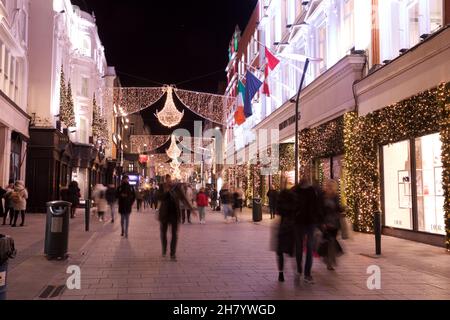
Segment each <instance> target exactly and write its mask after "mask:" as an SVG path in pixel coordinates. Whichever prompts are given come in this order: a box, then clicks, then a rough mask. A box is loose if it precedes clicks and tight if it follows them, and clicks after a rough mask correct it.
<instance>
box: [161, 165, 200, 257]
mask: <svg viewBox="0 0 450 320" xmlns="http://www.w3.org/2000/svg"><path fill="white" fill-rule="evenodd" d="M158 200H159V201H160V207H159V222H160V235H161V245H162V255H163V257H165V256H166V253H167V230H168V229H169V225H170V227H171V229H172V239H171V241H170V258H171V259H172V261H176V249H177V241H178V225H179V223H180V220H181V210H180V202H182V203H183V204H184V206H185V207H186V208H187V209H188V210H191V211H193V210H194V209H193V208H192V205H191V202H190V201H188V199H187V198H186V195H185V194H184V192H183V190H182V185H181V184H179V183H178V184H177V183H173V182H172V178H171V176H170V175H169V174H168V175H166V177H165V182H164V183H163V184H161V186H160V187H159V190H158Z"/></svg>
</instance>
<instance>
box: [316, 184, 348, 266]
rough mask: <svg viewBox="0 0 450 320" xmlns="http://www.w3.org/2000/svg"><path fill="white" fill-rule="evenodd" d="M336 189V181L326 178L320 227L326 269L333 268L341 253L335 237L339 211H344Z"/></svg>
mask: <svg viewBox="0 0 450 320" xmlns="http://www.w3.org/2000/svg"><path fill="white" fill-rule="evenodd" d="M338 189H339V188H338V183H337V182H336V181H335V180H328V181H327V182H326V183H325V185H324V188H323V191H324V192H323V200H322V201H323V204H322V205H323V211H324V225H323V226H322V229H323V233H324V235H323V237H324V240H325V242H324V243H325V244H326V247H325V248H323V250H322V255H323V258H324V262H325V263H326V264H327V269H328V270H334V267H335V266H336V257H338V256H339V255H341V254H342V253H343V251H342V247H341V246H340V244H339V242H338V241H337V239H336V236H337V234H338V231H339V229H340V217H341V213H342V212H344V211H345V209H344V208H343V207H342V206H341V204H340V201H339V195H338Z"/></svg>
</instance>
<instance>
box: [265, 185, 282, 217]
mask: <svg viewBox="0 0 450 320" xmlns="http://www.w3.org/2000/svg"><path fill="white" fill-rule="evenodd" d="M278 193H279V192H278V191H277V190H275V189H274V188H273V187H270V189H269V191H267V197H268V198H269V210H270V219H274V218H275V212H276V210H277V198H278Z"/></svg>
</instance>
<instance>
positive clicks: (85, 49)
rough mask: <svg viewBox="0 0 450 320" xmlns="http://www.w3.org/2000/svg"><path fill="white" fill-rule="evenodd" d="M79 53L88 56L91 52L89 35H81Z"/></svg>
mask: <svg viewBox="0 0 450 320" xmlns="http://www.w3.org/2000/svg"><path fill="white" fill-rule="evenodd" d="M81 54H82V55H84V56H87V57H90V56H91V54H92V52H91V39H90V38H89V37H83V39H82V40H81Z"/></svg>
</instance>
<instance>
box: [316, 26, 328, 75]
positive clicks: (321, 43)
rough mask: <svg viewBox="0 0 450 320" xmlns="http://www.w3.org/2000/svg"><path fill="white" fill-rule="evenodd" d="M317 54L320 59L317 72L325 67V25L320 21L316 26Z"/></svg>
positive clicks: (324, 69) (320, 71) (322, 70)
mask: <svg viewBox="0 0 450 320" xmlns="http://www.w3.org/2000/svg"><path fill="white" fill-rule="evenodd" d="M317 55H318V57H319V58H320V59H322V60H321V61H320V63H319V73H320V74H321V73H323V72H325V71H326V69H327V25H326V23H325V22H324V23H322V24H321V25H320V26H319V27H318V28H317Z"/></svg>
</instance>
